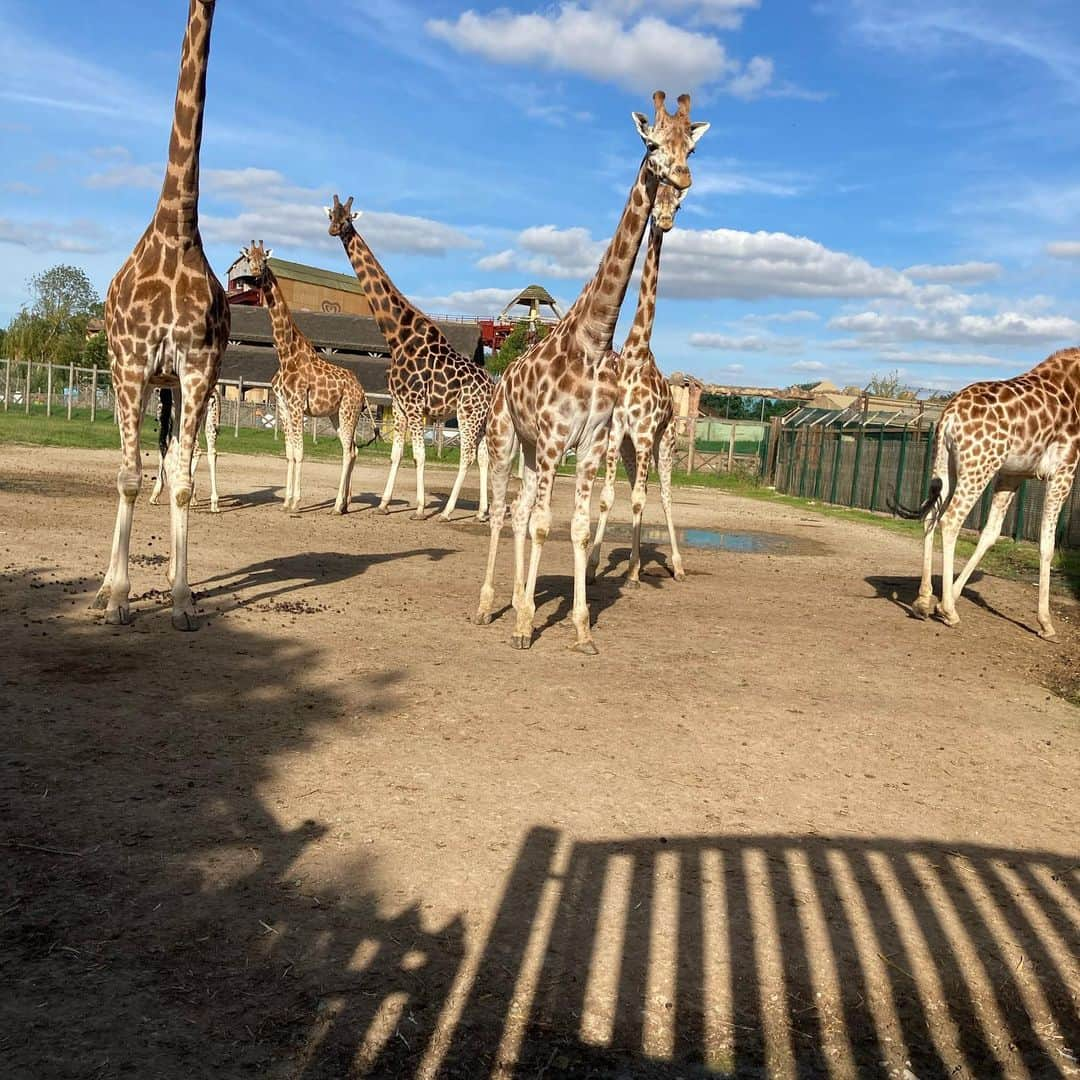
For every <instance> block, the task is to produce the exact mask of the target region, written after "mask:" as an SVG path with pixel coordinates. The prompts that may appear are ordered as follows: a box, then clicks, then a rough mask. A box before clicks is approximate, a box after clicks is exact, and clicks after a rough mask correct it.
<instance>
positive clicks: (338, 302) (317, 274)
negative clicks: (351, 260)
mask: <svg viewBox="0 0 1080 1080" xmlns="http://www.w3.org/2000/svg"><path fill="white" fill-rule="evenodd" d="M269 264H270V269H271V270H273V271H274V276H275V277H276V278H277V279H278V284H280V285H281V291H282V292H283V293H284V294H285V302H286V303H287V304H288V305H289V307H290V308H291V309H292V310H293V311H321V312H323V313H324V314H327V315H370V314H371V305H370V304H369V303H368V302H367V297H366V296H365V295H364V290H363V289H362V288H360V282H359V281H357V280H356V277H355V275H353V274H339V273H337V272H336V271H333V270H322V269H320V268H319V267H317V266H305V265H304V264H303V263H295V262H286V261H285V260H284V259H270V260H269ZM228 293H229V303H230V304H235V305H247V306H251V307H258V306H259V290H258V289H257V288H256V287H255V279H254V278H253V277H252V276H251V267H249V266H248V261H247V258H246V257H245V256H244V255H241V256H240V258H239V259H237V260H236V262H234V263H233V264H232V266H230V267H229V288H228Z"/></svg>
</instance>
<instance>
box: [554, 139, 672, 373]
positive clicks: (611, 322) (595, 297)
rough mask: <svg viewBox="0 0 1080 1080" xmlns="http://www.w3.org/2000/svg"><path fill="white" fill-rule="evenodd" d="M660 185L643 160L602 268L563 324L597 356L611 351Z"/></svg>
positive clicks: (598, 270)
mask: <svg viewBox="0 0 1080 1080" xmlns="http://www.w3.org/2000/svg"><path fill="white" fill-rule="evenodd" d="M657 186H658V181H657V179H656V176H655V174H654V173H653V171H652V169H650V168H649V165H648V161H647V160H645V161H642V163H641V168H640V169H639V170H638V175H637V180H635V181H634V186H633V187H632V188H631V189H630V196H629V198H628V199H627V200H626V206H625V207H623V212H622V217H621V218H620V219H619V224H618V227H617V228H616V229H615V234H614V235H613V236H612V238H611V243H609V244H608V247H607V251H605V252H604V257H603V258H602V259H601V260H600V266H599V267H598V269H597V271H596V274H595V275H594V277H593V279H592V281H590V282H589V284H588V285H586V286H585V288H584V289H583V290H582V292H581V295H580V296H579V297H578V298H577V300H576V301H574V306H573V307H572V308H571V309H570V310H569V311H568V312H567V313H566V318H565V319H564V324H565V325H567V326H570V327H573V331H574V333H576V334H577V336H578V338H579V340H581V342H582V344H583V345H584V346H585V348H586V350H587V351H589V352H592V353H593V354H594V355H603V354H605V353H607V352H608V351H610V349H611V342H612V339H613V338H614V336H615V324H616V323H617V322H618V320H619V309H620V308H621V307H622V302H623V299H624V298H625V296H626V287H627V285H629V283H630V274H631V273H632V272H633V269H634V263H635V262H636V261H637V255H638V249H639V248H640V247H641V238H642V237H643V236H644V235H645V226H646V224H647V223H648V220H649V215H650V214H651V213H652V208H653V203H654V202H655V201H656V189H657Z"/></svg>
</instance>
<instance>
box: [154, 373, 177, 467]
mask: <svg viewBox="0 0 1080 1080" xmlns="http://www.w3.org/2000/svg"><path fill="white" fill-rule="evenodd" d="M172 425H173V399H172V391H171V390H169V389H167V388H166V389H163V390H159V391H158V439H157V444H158V452H159V453H160V454H161V458H162V460H164V459H165V454H166V452H167V451H168V449H169V440H170V439H171V438H172Z"/></svg>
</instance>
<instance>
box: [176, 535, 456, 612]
mask: <svg viewBox="0 0 1080 1080" xmlns="http://www.w3.org/2000/svg"><path fill="white" fill-rule="evenodd" d="M456 554H458V552H457V551H456V550H455V549H454V548H413V549H411V550H409V551H388V552H382V553H379V552H371V553H368V554H364V555H350V554H347V553H345V552H341V551H307V552H302V553H299V554H296V555H286V556H284V557H282V558H279V559H266V560H264V561H263V562H258V563H252V564H251V565H250V566H246V567H244V568H243V569H240V570H232V571H227V572H225V573H222V574H216V575H214V576H213V577H210V578H206V579H205V580H203V581H200V582H198V583H197V584H194V586H193V587H194V588H195V589H196V590H197V593H196V598H197V600H199V601H200V602H201V601H205V600H212V599H216V598H218V597H223V596H231V597H232V598H233V600H234V601H235V603H233V604H231V605H229V606H228V608H226V610H229V609H235V608H243V607H248V606H250V605H252V604H256V603H265V602H268V601H271V600H276V599H277V598H278V597H281V596H285V595H287V594H289V593H293V592H297V591H299V590H301V589H308V588H311V587H314V586H324V585H335V584H338V583H340V582H344V581H349V580H350V579H352V578H355V577H359V576H360V575H361V574H363V573H364V572H365V571H366V570H368V569H370V568H371V567H372V566H378V565H380V564H381V563H388V562H396V561H397V560H399V559H425V558H426V559H428V560H429V561H431V562H441V561H442V560H443V559H445V558H448V557H449V556H451V555H456ZM245 593H246V594H249V595H244V594H245Z"/></svg>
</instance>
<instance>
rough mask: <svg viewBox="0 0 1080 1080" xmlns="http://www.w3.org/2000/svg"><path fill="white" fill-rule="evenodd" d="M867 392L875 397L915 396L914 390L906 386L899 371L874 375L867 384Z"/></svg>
mask: <svg viewBox="0 0 1080 1080" xmlns="http://www.w3.org/2000/svg"><path fill="white" fill-rule="evenodd" d="M866 390H867V393H870V394H873V395H874V396H875V397H886V398H913V397H914V396H915V394H914V392H913V391H912V390H911V388H910V387H908V386H905V385H904V382H903V380H902V379H901V378H900V372H899V371H888V372H886V373H885V374H884V375H872V376H871V377H870V381H869V382H868V383H867V384H866Z"/></svg>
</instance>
